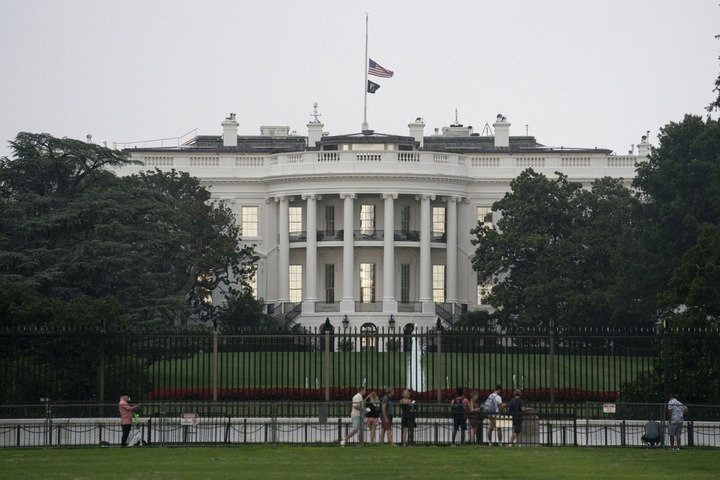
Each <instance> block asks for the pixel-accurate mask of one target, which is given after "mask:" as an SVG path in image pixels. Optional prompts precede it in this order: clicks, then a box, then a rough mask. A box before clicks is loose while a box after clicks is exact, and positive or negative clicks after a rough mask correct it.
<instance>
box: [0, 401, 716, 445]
mask: <svg viewBox="0 0 720 480" xmlns="http://www.w3.org/2000/svg"><path fill="white" fill-rule="evenodd" d="M394 407H395V410H396V414H398V415H397V416H396V417H395V418H394V420H393V422H392V425H391V427H390V428H389V431H390V432H391V433H392V440H393V441H394V442H396V443H401V442H402V441H403V427H406V428H407V430H406V432H405V433H406V442H407V443H408V444H414V445H447V444H450V443H457V444H460V443H471V444H484V445H487V444H489V443H490V442H492V443H493V444H495V445H498V444H499V443H502V444H503V445H507V444H508V442H509V441H510V440H511V435H512V434H513V432H520V436H519V438H517V439H515V442H514V443H515V444H517V445H525V446H592V447H602V446H612V447H633V446H642V445H643V444H642V441H641V438H642V436H643V435H644V433H645V425H646V424H647V423H648V422H650V421H658V422H659V423H660V424H661V435H660V436H659V437H658V438H657V439H656V443H655V446H659V447H661V446H664V445H667V444H668V436H667V435H668V430H667V427H668V425H667V421H666V417H667V415H666V413H667V406H666V405H665V404H597V403H592V402H586V403H584V404H575V405H572V406H568V405H564V406H563V409H559V408H558V405H557V404H554V405H551V404H542V403H537V404H533V403H529V404H528V410H527V411H526V412H525V413H522V414H512V415H511V414H508V413H506V412H501V413H498V414H488V413H484V412H482V411H480V412H477V413H474V414H473V413H467V414H461V415H459V416H458V414H457V413H455V412H453V411H452V408H451V406H450V405H449V404H438V403H416V404H415V407H414V408H413V410H412V414H411V415H410V416H408V417H407V419H406V421H405V423H403V421H402V420H401V415H399V411H398V410H400V409H399V405H398V404H397V403H395V404H394ZM560 410H562V411H560ZM137 411H138V412H140V416H139V418H138V419H137V420H136V422H135V423H134V426H133V430H135V431H137V436H138V440H139V441H138V442H136V445H138V446H140V445H156V446H163V445H199V444H262V443H269V444H278V443H289V444H321V445H329V444H336V445H337V444H339V443H340V441H341V440H343V439H344V438H345V437H346V435H347V434H348V433H349V432H350V431H351V430H352V429H353V424H352V421H351V419H350V418H348V417H349V414H350V411H351V404H350V402H347V401H346V402H293V403H288V402H242V403H232V402H228V403H217V402H184V403H175V402H173V403H151V404H143V405H141V407H140V408H139V409H138V410H137ZM117 412H118V406H117V405H116V404H72V405H70V404H62V405H58V404H51V403H48V404H45V405H25V406H22V405H17V406H0V447H5V448H18V447H67V446H92V445H118V444H120V440H121V434H122V430H121V427H120V424H119V418H118V414H117ZM458 420H461V421H458ZM491 421H492V422H493V426H494V427H495V430H494V432H493V434H492V437H491V438H489V436H488V435H489V432H488V428H489V426H490V422H491ZM361 425H362V428H361V429H360V431H359V432H358V434H356V435H355V436H353V437H352V438H351V439H350V440H349V441H348V444H363V443H374V442H377V441H379V440H380V432H381V430H382V423H381V422H380V423H378V424H377V426H376V427H375V428H371V427H372V426H373V425H374V421H372V420H370V421H368V419H367V418H365V417H364V416H363V417H362V418H361ZM464 427H466V428H467V430H464V429H463V428H464ZM498 430H499V431H500V435H498ZM680 437H681V441H680V444H681V445H682V446H683V447H715V448H717V447H720V406H707V405H702V406H700V405H689V406H688V413H687V415H686V418H685V421H684V422H683V428H682V431H681V433H680ZM385 441H390V436H389V435H386V436H385Z"/></svg>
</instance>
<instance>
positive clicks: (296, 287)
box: [289, 265, 302, 303]
mask: <svg viewBox="0 0 720 480" xmlns="http://www.w3.org/2000/svg"><path fill="white" fill-rule="evenodd" d="M289 276H290V278H289V280H290V281H289V284H290V301H291V302H292V303H300V302H302V265H290V268H289Z"/></svg>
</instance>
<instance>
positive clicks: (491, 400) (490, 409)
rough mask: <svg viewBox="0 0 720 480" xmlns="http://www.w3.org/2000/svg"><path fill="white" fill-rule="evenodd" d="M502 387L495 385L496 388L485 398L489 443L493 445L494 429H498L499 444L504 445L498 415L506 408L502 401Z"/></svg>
mask: <svg viewBox="0 0 720 480" xmlns="http://www.w3.org/2000/svg"><path fill="white" fill-rule="evenodd" d="M501 391H502V387H501V386H500V385H495V390H493V393H491V394H490V396H489V397H488V398H487V400H485V408H484V410H485V414H486V415H487V416H488V445H490V446H491V447H492V446H493V441H492V431H493V430H497V438H498V445H499V446H501V447H502V429H500V427H498V426H497V416H498V414H499V413H500V410H501V409H503V408H505V404H504V403H502V398H501V397H500V392H501Z"/></svg>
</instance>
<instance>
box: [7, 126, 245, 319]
mask: <svg viewBox="0 0 720 480" xmlns="http://www.w3.org/2000/svg"><path fill="white" fill-rule="evenodd" d="M11 146H12V148H13V150H14V153H15V158H13V159H7V158H3V159H2V160H0V279H2V278H4V279H6V280H9V281H15V282H25V283H27V284H28V285H30V286H32V287H33V288H34V289H36V290H37V291H38V292H39V293H40V294H41V295H48V296H51V297H56V298H59V299H62V300H70V299H73V298H76V297H79V296H83V295H85V296H88V297H90V298H94V299H103V298H115V299H117V300H118V302H119V303H120V304H121V305H122V307H123V308H125V309H126V310H127V312H128V315H129V318H130V319H131V320H132V321H134V322H137V321H148V320H155V321H157V320H161V321H165V322H174V323H182V322H183V321H185V320H186V319H187V318H188V317H189V316H190V315H199V314H211V313H212V306H211V305H210V304H209V303H207V302H205V299H206V297H207V295H208V293H209V292H210V291H212V290H214V289H215V288H217V287H220V286H221V285H226V284H227V285H232V284H235V283H241V282H242V281H243V279H244V278H245V276H246V275H247V274H248V272H249V271H250V269H251V264H252V262H254V261H255V256H254V253H253V250H252V248H251V247H242V246H240V244H239V240H240V238H239V235H238V228H237V226H235V224H234V217H233V215H232V213H231V211H230V210H229V209H228V208H227V207H225V206H224V205H222V204H221V203H217V202H211V199H210V194H209V192H208V191H207V190H206V189H205V188H203V187H202V186H201V185H200V183H199V181H198V180H197V179H194V178H192V177H190V176H189V175H188V174H186V173H178V172H174V171H173V172H160V171H155V172H146V173H143V174H140V175H133V176H127V177H117V176H116V175H115V174H114V173H113V172H112V171H111V169H112V168H114V167H119V166H122V165H126V164H128V163H129V160H128V156H127V154H125V153H122V152H116V151H113V150H109V149H107V148H103V147H100V146H97V145H92V144H87V143H84V142H80V141H77V140H71V139H58V138H54V137H52V136H50V135H48V134H32V133H20V134H18V136H17V138H16V139H15V141H13V142H11Z"/></svg>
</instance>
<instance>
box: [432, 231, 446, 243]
mask: <svg viewBox="0 0 720 480" xmlns="http://www.w3.org/2000/svg"><path fill="white" fill-rule="evenodd" d="M430 241H431V242H435V243H446V242H447V233H445V232H442V233H439V232H432V233H431V235H430Z"/></svg>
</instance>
